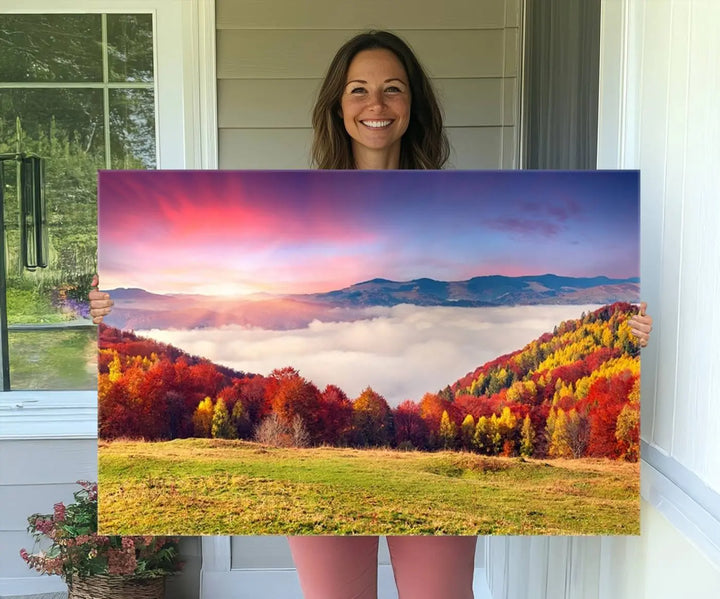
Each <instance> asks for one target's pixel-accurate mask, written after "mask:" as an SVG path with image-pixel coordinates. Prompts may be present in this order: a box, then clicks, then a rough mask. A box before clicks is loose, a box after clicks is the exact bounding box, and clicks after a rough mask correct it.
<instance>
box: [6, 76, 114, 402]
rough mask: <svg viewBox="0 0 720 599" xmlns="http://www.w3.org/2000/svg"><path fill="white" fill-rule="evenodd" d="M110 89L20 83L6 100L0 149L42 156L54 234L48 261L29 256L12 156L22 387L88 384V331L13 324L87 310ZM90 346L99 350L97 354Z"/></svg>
mask: <svg viewBox="0 0 720 599" xmlns="http://www.w3.org/2000/svg"><path fill="white" fill-rule="evenodd" d="M102 93H103V92H102V90H96V89H92V90H86V89H11V90H4V93H3V94H2V98H1V99H0V152H11V151H14V150H15V149H16V144H17V130H16V122H17V119H18V118H19V119H20V125H21V132H20V150H21V151H23V152H28V153H29V152H32V153H35V154H38V155H39V156H41V157H43V158H44V159H45V161H46V163H45V200H46V214H47V226H48V241H49V262H48V267H47V268H38V269H37V270H34V271H29V270H27V269H25V268H24V267H23V265H22V262H21V260H22V258H21V252H20V229H19V224H18V223H19V211H18V198H17V186H16V173H17V163H16V162H15V161H12V160H11V161H5V162H4V163H3V164H4V172H5V189H4V191H5V202H4V217H5V243H6V252H5V253H6V260H7V264H6V267H7V270H6V276H7V304H8V323H9V325H10V329H11V331H10V334H9V356H10V371H11V376H10V382H11V385H12V388H13V389H67V388H75V389H87V388H92V386H93V385H94V384H95V380H96V379H95V375H94V373H92V371H88V369H87V364H88V359H94V358H93V357H92V356H93V354H92V352H91V353H90V354H88V353H87V352H88V350H87V347H88V344H89V343H90V344H91V340H92V339H94V338H95V330H94V327H91V326H89V327H88V328H87V329H85V330H67V331H64V330H40V331H28V330H22V331H18V330H13V327H17V326H18V325H36V326H46V325H48V324H61V323H63V324H65V325H67V324H71V323H77V322H78V321H83V320H84V321H85V322H86V323H89V321H88V319H87V300H86V298H87V293H88V291H89V288H90V281H91V277H92V274H93V273H94V272H95V268H96V267H95V265H96V248H97V224H96V223H97V199H96V198H97V170H98V168H102V167H103V166H104V156H105V142H104V126H103V99H102ZM88 355H89V356H90V358H88Z"/></svg>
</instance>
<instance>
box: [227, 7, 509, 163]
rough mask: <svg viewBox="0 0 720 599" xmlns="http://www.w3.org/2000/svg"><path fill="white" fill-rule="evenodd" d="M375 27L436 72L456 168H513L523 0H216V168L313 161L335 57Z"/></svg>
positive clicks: (428, 68)
mask: <svg viewBox="0 0 720 599" xmlns="http://www.w3.org/2000/svg"><path fill="white" fill-rule="evenodd" d="M376 15H382V16H381V17H377V16H376ZM369 19H376V20H369ZM378 19H381V20H378ZM372 28H376V29H390V30H393V31H395V32H397V33H398V34H399V35H401V36H402V37H403V38H405V39H406V40H407V41H408V43H409V44H410V45H411V46H412V47H413V49H414V50H415V51H416V53H417V55H418V56H419V58H420V60H421V61H422V62H423V64H424V65H425V67H426V68H427V70H428V71H429V73H430V75H431V77H432V78H433V80H434V82H435V84H436V87H437V89H438V92H439V95H440V101H441V103H442V106H443V108H444V112H445V123H446V125H447V130H448V136H449V138H450V143H451V146H452V155H451V159H450V161H451V166H452V167H454V168H512V167H516V166H517V136H518V126H517V124H518V122H519V116H518V115H519V101H518V93H519V86H518V81H519V78H518V73H519V70H520V64H519V60H520V34H519V32H520V0H474V1H471V0H448V1H447V2H443V3H438V2H434V1H432V0H420V1H418V0H396V1H394V2H385V1H384V0H371V1H368V2H362V3H358V2H355V1H354V0H335V1H332V2H330V1H327V0H322V1H312V2H310V1H305V2H290V1H286V2H282V3H269V2H266V3H263V2H259V1H255V0H218V2H217V77H218V127H219V131H218V140H219V164H220V168H233V169H235V168H239V169H256V168H258V169H275V168H282V169H284V168H291V169H294V168H308V167H309V166H310V164H309V151H310V143H311V129H310V112H311V110H312V106H313V103H314V100H315V96H316V94H317V90H318V88H319V86H320V82H321V79H322V77H323V75H324V73H325V70H326V69H327V66H328V64H329V62H330V59H331V58H332V56H333V54H334V53H335V51H336V50H337V49H338V48H339V47H340V46H341V45H342V43H343V42H345V41H346V40H347V39H349V38H350V37H352V36H353V35H354V34H355V33H358V32H360V31H363V30H367V29H372Z"/></svg>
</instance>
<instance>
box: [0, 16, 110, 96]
mask: <svg viewBox="0 0 720 599" xmlns="http://www.w3.org/2000/svg"><path fill="white" fill-rule="evenodd" d="M0 81H7V82H19V81H34V82H38V81H64V82H83V81H102V30H101V27H100V15H91V14H81V15H78V14H72V15H7V14H5V15H1V16H0Z"/></svg>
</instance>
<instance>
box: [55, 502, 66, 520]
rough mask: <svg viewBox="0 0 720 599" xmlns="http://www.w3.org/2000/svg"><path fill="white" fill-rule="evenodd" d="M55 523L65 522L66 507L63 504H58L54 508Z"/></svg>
mask: <svg viewBox="0 0 720 599" xmlns="http://www.w3.org/2000/svg"><path fill="white" fill-rule="evenodd" d="M53 510H54V515H55V522H62V521H63V520H65V505H64V504H62V503H56V504H55V505H54V506H53Z"/></svg>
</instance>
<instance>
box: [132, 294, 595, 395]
mask: <svg viewBox="0 0 720 599" xmlns="http://www.w3.org/2000/svg"><path fill="white" fill-rule="evenodd" d="M599 307H600V306H596V305H583V306H515V307H498V308H453V307H419V306H410V305H406V304H404V305H399V306H394V307H392V308H381V307H376V308H367V309H366V310H364V313H363V316H364V318H362V319H360V320H356V321H353V322H319V321H313V322H311V323H310V324H309V326H307V327H306V328H303V329H294V330H288V331H276V330H264V329H260V328H244V327H241V326H226V327H222V328H217V329H195V330H162V331H161V330H150V331H136V333H137V334H138V335H142V336H145V337H151V338H153V339H156V340H157V341H161V342H164V343H170V344H172V345H174V346H175V347H178V348H180V349H182V350H184V351H186V352H188V353H190V354H194V355H197V356H203V357H205V358H208V359H209V360H212V361H213V362H216V363H219V364H224V365H226V366H230V367H231V368H235V369H237V370H241V371H244V372H253V373H258V374H263V375H267V374H269V373H270V372H271V371H272V370H274V369H276V368H282V367H284V366H292V367H293V368H295V369H297V370H298V371H299V372H300V374H301V375H302V376H303V377H305V378H306V379H308V380H310V381H312V382H313V383H315V385H317V386H318V387H319V388H320V389H321V390H322V389H324V388H325V386H326V385H328V384H335V385H337V386H339V387H340V388H341V389H343V390H344V391H345V393H347V395H348V397H350V398H351V399H354V398H356V397H357V396H358V395H359V394H360V393H361V392H362V390H363V389H365V387H367V386H368V385H369V386H371V387H372V388H373V389H374V390H375V391H377V392H378V393H380V394H381V395H383V396H384V397H385V398H386V399H387V401H388V403H389V404H390V405H391V406H393V407H394V406H396V405H398V404H399V403H400V402H402V401H403V400H405V399H412V400H414V401H419V400H420V399H421V398H422V396H423V395H424V394H425V393H426V392H428V391H431V392H436V391H438V390H440V389H442V388H443V387H445V386H446V385H448V384H450V383H452V382H454V381H456V380H457V379H459V378H460V377H462V376H464V375H465V374H467V373H468V372H470V371H472V370H474V369H475V368H477V367H478V366H481V365H482V364H484V363H485V362H487V361H489V360H492V359H494V358H496V357H498V356H500V355H502V354H506V353H508V352H511V351H514V350H516V349H521V348H522V347H524V346H525V345H526V344H527V343H529V342H530V341H532V340H533V339H535V338H537V337H539V336H540V335H541V334H543V333H546V332H550V331H552V330H553V327H554V326H555V325H557V324H559V323H560V322H562V321H563V320H568V319H575V318H579V317H580V315H581V314H582V313H583V312H589V311H592V310H595V309H597V308H599Z"/></svg>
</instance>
